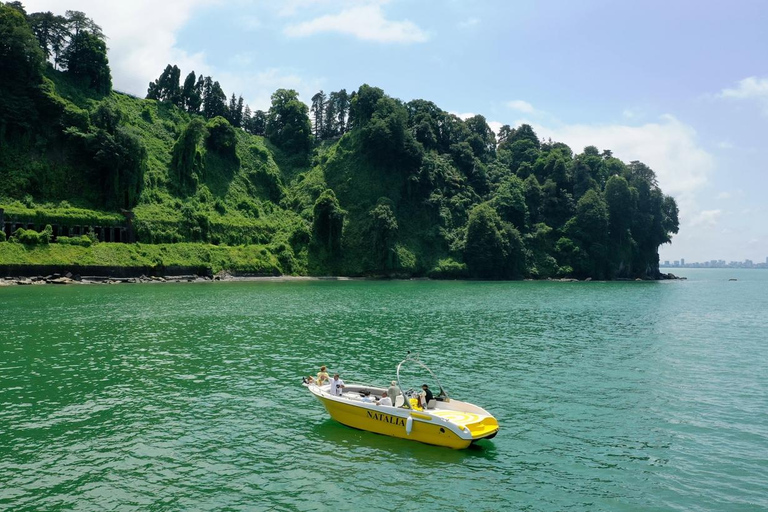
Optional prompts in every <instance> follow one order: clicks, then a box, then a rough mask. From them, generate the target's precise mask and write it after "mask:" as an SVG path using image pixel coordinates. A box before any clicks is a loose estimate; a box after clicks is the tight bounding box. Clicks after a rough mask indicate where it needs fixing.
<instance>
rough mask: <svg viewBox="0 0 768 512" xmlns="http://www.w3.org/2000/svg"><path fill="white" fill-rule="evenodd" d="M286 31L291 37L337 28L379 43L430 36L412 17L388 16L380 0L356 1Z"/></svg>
mask: <svg viewBox="0 0 768 512" xmlns="http://www.w3.org/2000/svg"><path fill="white" fill-rule="evenodd" d="M284 32H285V34H286V35H288V36H290V37H307V36H311V35H314V34H319V33H323V32H337V33H340V34H348V35H352V36H354V37H356V38H358V39H361V40H363V41H375V42H379V43H423V42H424V41H426V40H427V39H428V36H427V34H426V33H425V32H424V31H422V30H421V29H420V28H419V27H418V26H416V25H415V24H414V23H413V22H411V21H409V20H403V21H391V20H388V19H386V18H385V16H384V13H383V12H382V8H381V5H380V4H378V3H374V4H367V5H356V6H353V7H348V8H346V9H343V10H342V11H341V12H339V13H338V14H327V15H324V16H320V17H319V18H315V19H313V20H311V21H306V22H303V23H298V24H294V25H289V26H287V27H286V28H285V30H284Z"/></svg>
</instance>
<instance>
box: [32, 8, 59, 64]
mask: <svg viewBox="0 0 768 512" xmlns="http://www.w3.org/2000/svg"><path fill="white" fill-rule="evenodd" d="M28 20H29V25H30V26H31V27H32V31H33V32H34V33H35V37H37V41H38V43H40V48H42V50H43V53H44V54H45V58H46V59H48V58H50V57H53V58H54V62H56V61H58V60H59V56H60V55H61V51H62V50H63V48H64V46H65V44H66V41H67V37H68V36H69V32H68V28H67V19H66V18H65V17H64V16H57V15H55V14H53V13H52V12H51V11H47V12H35V13H32V14H30V15H29V16H28Z"/></svg>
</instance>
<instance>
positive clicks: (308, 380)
mask: <svg viewBox="0 0 768 512" xmlns="http://www.w3.org/2000/svg"><path fill="white" fill-rule="evenodd" d="M302 380H303V381H304V384H314V383H315V379H314V377H312V376H311V375H310V376H309V377H304V378H303V379H302Z"/></svg>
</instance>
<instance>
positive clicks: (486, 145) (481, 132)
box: [464, 114, 496, 163]
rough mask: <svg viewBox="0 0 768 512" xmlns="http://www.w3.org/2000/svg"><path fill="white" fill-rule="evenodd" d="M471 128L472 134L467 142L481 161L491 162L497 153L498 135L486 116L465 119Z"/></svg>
mask: <svg viewBox="0 0 768 512" xmlns="http://www.w3.org/2000/svg"><path fill="white" fill-rule="evenodd" d="M464 122H465V123H466V125H467V128H469V132H470V136H469V137H468V138H467V142H469V145H470V146H472V151H473V152H474V153H475V156H476V157H477V158H478V159H480V161H481V162H483V163H487V162H489V161H490V160H491V159H492V158H493V157H494V156H495V154H496V135H495V134H494V133H493V130H491V127H490V126H488V123H487V122H486V120H485V117H483V116H481V115H479V114H478V115H475V116H472V117H470V118H469V119H467V120H466V121H464Z"/></svg>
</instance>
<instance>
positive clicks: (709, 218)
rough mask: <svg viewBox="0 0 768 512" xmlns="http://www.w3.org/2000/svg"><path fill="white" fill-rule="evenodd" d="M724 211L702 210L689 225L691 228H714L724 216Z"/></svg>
mask: <svg viewBox="0 0 768 512" xmlns="http://www.w3.org/2000/svg"><path fill="white" fill-rule="evenodd" d="M722 214H723V211H722V210H702V211H700V212H698V213H696V214H695V215H694V216H693V217H692V218H691V221H690V223H689V225H690V226H691V227H694V226H705V227H714V226H715V225H717V223H718V220H719V219H720V217H721V216H722Z"/></svg>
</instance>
